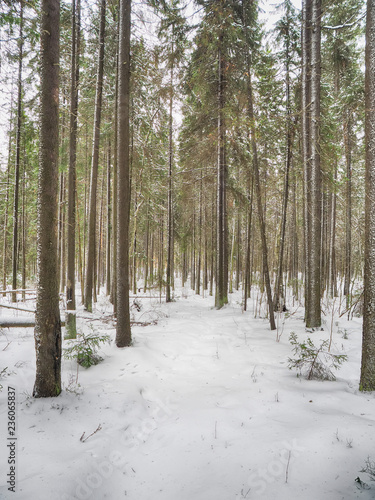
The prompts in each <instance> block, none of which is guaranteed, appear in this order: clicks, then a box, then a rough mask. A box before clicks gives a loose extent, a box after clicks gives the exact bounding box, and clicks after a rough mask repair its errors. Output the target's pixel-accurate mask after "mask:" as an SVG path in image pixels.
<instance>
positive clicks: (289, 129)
mask: <svg viewBox="0 0 375 500" xmlns="http://www.w3.org/2000/svg"><path fill="white" fill-rule="evenodd" d="M285 52H286V54H285V63H286V75H285V84H286V92H285V101H286V103H285V105H286V161H285V177H284V194H283V209H282V215H281V230H280V243H279V255H278V265H277V275H276V283H275V299H274V305H275V309H276V310H278V309H281V304H280V297H281V296H283V263H284V246H285V232H286V219H287V208H288V197H289V172H290V168H291V163H292V154H293V150H292V146H293V135H294V130H293V126H292V112H291V104H290V50H289V35H288V36H287V37H286V49H285Z"/></svg>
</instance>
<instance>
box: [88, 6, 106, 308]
mask: <svg viewBox="0 0 375 500" xmlns="http://www.w3.org/2000/svg"><path fill="white" fill-rule="evenodd" d="M105 11H106V0H101V4H100V30H99V54H98V75H97V80H96V97H95V116H94V132H93V134H94V136H93V146H92V165H91V178H90V208H89V230H88V243H87V262H86V280H85V309H86V310H87V311H90V312H92V301H93V291H94V287H95V284H94V273H95V245H96V237H95V236H96V234H95V232H96V198H97V186H98V168H99V142H100V125H101V113H102V97H103V69H104V36H105Z"/></svg>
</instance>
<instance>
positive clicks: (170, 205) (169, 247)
mask: <svg viewBox="0 0 375 500" xmlns="http://www.w3.org/2000/svg"><path fill="white" fill-rule="evenodd" d="M172 30H173V31H174V27H173V26H172ZM172 36H173V32H172ZM173 47H174V44H173V42H172V48H171V51H172V54H173ZM172 57H173V56H172ZM173 76H174V75H173V62H172V66H171V73H170V96H169V153H168V242H167V286H166V302H171V300H172V294H171V283H172V268H173V265H172V258H173V199H172V168H173V92H174V89H173Z"/></svg>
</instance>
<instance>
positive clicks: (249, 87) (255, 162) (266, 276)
mask: <svg viewBox="0 0 375 500" xmlns="http://www.w3.org/2000/svg"><path fill="white" fill-rule="evenodd" d="M242 11H243V23H244V28H245V35H246V46H247V101H248V102H247V104H248V117H249V122H250V136H251V151H252V154H253V174H254V184H255V195H256V198H257V208H258V221H259V231H260V237H261V242H262V258H263V259H262V260H263V278H264V283H265V286H266V293H267V302H268V313H269V320H270V328H271V330H276V323H275V314H274V307H273V300H272V289H271V281H270V273H269V268H268V247H267V239H266V224H265V220H264V210H263V205H262V194H261V187H260V175H259V162H258V148H257V142H256V128H255V114H254V103H253V91H252V82H251V60H250V50H249V49H250V47H249V40H248V33H247V31H248V28H247V19H246V9H245V4H244V1H243V2H242Z"/></svg>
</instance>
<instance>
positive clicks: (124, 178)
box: [116, 0, 132, 347]
mask: <svg viewBox="0 0 375 500" xmlns="http://www.w3.org/2000/svg"><path fill="white" fill-rule="evenodd" d="M130 13H131V0H120V36H119V83H118V151H117V155H118V179H117V182H118V186H117V326H116V345H117V347H126V346H129V345H130V344H131V341H132V337H131V329H130V311H129V209H130V157H129V143H130V133H129V121H130V112H129V111H130V110H129V108H130Z"/></svg>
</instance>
